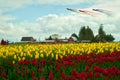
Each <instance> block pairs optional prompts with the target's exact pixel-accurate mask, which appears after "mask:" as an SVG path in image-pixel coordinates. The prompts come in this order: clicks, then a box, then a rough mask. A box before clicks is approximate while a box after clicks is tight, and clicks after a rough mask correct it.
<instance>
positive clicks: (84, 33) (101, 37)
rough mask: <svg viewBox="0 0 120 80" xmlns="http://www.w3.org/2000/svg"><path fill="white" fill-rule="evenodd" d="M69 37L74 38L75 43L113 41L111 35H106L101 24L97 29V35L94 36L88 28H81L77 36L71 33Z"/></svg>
mask: <svg viewBox="0 0 120 80" xmlns="http://www.w3.org/2000/svg"><path fill="white" fill-rule="evenodd" d="M71 36H73V37H75V38H76V39H77V41H82V40H90V41H91V42H112V41H114V40H115V38H114V37H113V35H112V34H106V33H105V31H104V30H103V25H102V24H101V25H100V27H99V29H98V34H97V35H95V36H94V33H93V31H92V29H91V28H89V26H87V27H86V26H83V27H81V29H80V31H79V34H78V35H76V34H75V33H73V34H72V35H71Z"/></svg>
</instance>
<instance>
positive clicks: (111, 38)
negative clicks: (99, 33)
mask: <svg viewBox="0 0 120 80" xmlns="http://www.w3.org/2000/svg"><path fill="white" fill-rule="evenodd" d="M105 39H106V41H108V42H112V41H113V40H115V38H114V37H113V36H112V35H111V34H107V35H106V38H105Z"/></svg>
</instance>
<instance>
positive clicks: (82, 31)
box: [79, 26, 86, 40]
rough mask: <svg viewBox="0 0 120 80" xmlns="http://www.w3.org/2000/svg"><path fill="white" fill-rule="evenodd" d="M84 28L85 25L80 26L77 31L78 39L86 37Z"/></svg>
mask: <svg viewBox="0 0 120 80" xmlns="http://www.w3.org/2000/svg"><path fill="white" fill-rule="evenodd" d="M85 36H86V29H85V26H83V27H81V29H80V32H79V40H85V39H86V37H85Z"/></svg>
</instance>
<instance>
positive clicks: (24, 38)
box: [21, 37, 35, 41]
mask: <svg viewBox="0 0 120 80" xmlns="http://www.w3.org/2000/svg"><path fill="white" fill-rule="evenodd" d="M34 40H35V39H34V38H33V37H22V39H21V41H34Z"/></svg>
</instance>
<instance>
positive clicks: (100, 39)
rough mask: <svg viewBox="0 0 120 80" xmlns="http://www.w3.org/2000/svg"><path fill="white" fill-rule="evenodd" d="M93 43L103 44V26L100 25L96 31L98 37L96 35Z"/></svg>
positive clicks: (104, 36) (104, 34)
mask: <svg viewBox="0 0 120 80" xmlns="http://www.w3.org/2000/svg"><path fill="white" fill-rule="evenodd" d="M95 41H97V42H105V41H106V33H105V32H104V31H103V24H101V25H100V28H99V29H98V35H96V37H95Z"/></svg>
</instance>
